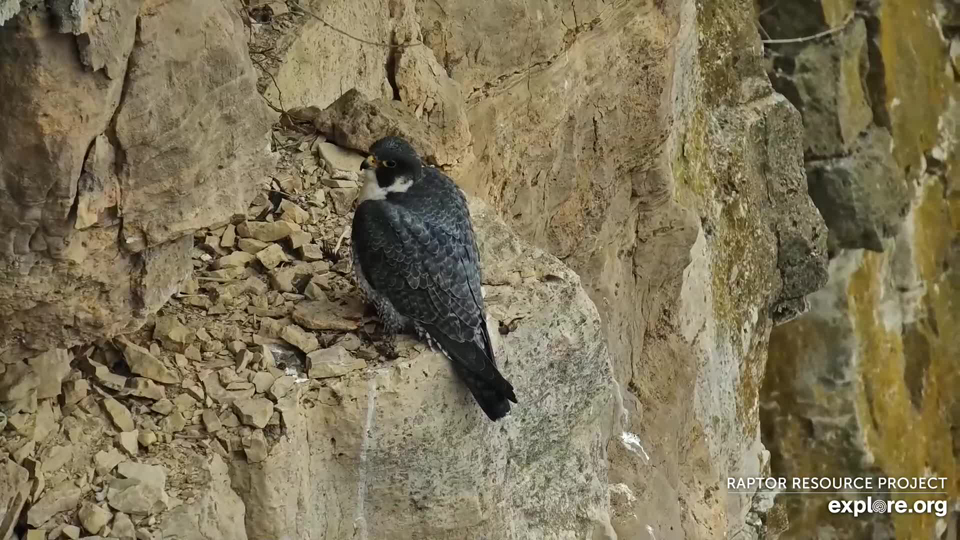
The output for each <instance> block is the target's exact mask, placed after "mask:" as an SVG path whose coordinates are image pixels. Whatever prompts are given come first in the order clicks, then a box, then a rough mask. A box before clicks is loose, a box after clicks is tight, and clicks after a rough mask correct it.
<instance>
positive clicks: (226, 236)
mask: <svg viewBox="0 0 960 540" xmlns="http://www.w3.org/2000/svg"><path fill="white" fill-rule="evenodd" d="M236 241H237V227H236V226H235V225H233V224H232V223H231V224H230V225H227V228H226V229H225V230H224V231H223V235H222V236H221V237H220V247H225V248H232V247H233V244H234V242H236Z"/></svg>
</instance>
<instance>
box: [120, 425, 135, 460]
mask: <svg viewBox="0 0 960 540" xmlns="http://www.w3.org/2000/svg"><path fill="white" fill-rule="evenodd" d="M139 436H140V432H139V431H137V430H133V431H124V432H123V433H121V434H119V435H117V444H118V445H119V446H120V448H122V449H123V451H124V452H126V453H127V455H129V456H131V457H134V456H136V455H137V453H138V452H139V451H140V447H139V446H138V443H137V438H138V437H139Z"/></svg>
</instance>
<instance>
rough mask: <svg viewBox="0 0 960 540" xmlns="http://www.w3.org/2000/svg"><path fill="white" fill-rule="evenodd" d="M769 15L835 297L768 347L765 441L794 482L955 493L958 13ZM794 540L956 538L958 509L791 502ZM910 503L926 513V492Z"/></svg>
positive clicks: (919, 9)
mask: <svg viewBox="0 0 960 540" xmlns="http://www.w3.org/2000/svg"><path fill="white" fill-rule="evenodd" d="M767 4H769V5H767V6H762V7H761V9H763V8H765V7H769V9H763V11H764V12H765V14H764V15H763V16H762V17H761V19H760V22H761V25H762V26H763V27H764V28H765V30H766V31H767V32H768V33H769V34H770V37H771V38H773V39H790V38H796V37H799V36H804V35H812V34H816V33H818V32H822V31H825V30H829V29H837V31H834V32H833V33H831V34H830V35H829V36H826V37H823V38H821V39H816V40H803V41H800V42H792V43H782V44H771V45H770V48H769V50H768V58H769V60H770V63H769V69H770V74H771V79H772V80H773V81H774V85H775V87H776V88H777V89H778V90H780V91H781V92H783V93H784V95H786V96H788V97H789V98H790V100H791V101H792V102H793V103H794V104H795V105H796V106H797V107H798V108H799V109H800V112H801V114H802V115H803V119H804V124H805V133H806V137H805V140H806V143H805V166H806V169H807V175H808V181H809V188H810V195H811V197H812V198H813V200H814V201H815V202H816V204H817V207H818V208H819V210H820V212H821V213H822V214H823V217H824V219H825V221H826V223H827V225H828V227H829V230H830V244H831V262H830V279H829V283H828V284H827V286H826V287H825V288H824V289H823V290H821V291H819V292H817V293H815V294H814V295H812V296H811V297H810V302H811V306H812V307H811V310H810V311H809V313H807V314H805V315H803V316H801V317H800V318H798V319H797V320H795V321H793V322H790V323H788V324H785V325H783V326H781V327H778V328H776V329H775V330H774V332H773V334H772V336H771V342H770V353H769V360H768V363H767V377H766V380H765V382H764V387H763V392H762V394H761V400H762V410H763V414H762V418H761V422H762V426H763V431H764V443H765V444H766V445H767V447H768V448H769V449H770V451H771V453H772V459H771V462H772V468H773V472H774V473H775V474H779V475H785V476H821V475H823V476H837V475H844V476H888V477H889V476H892V477H914V476H925V475H933V476H940V477H947V478H949V479H950V482H949V483H948V485H947V491H948V492H949V493H948V495H946V496H937V498H947V499H949V501H950V506H951V508H953V507H954V506H955V504H956V501H957V497H958V489H960V485H958V484H957V472H958V471H957V466H958V461H957V455H958V454H957V452H958V448H960V446H958V442H957V440H956V436H957V430H956V425H957V417H956V411H957V406H958V402H957V399H956V396H955V394H956V393H955V392H954V391H953V389H954V388H955V386H956V384H957V373H958V370H957V367H958V364H957V361H958V358H960V355H958V353H960V341H958V338H957V332H956V329H957V328H960V327H958V322H960V320H958V313H960V311H958V299H960V290H958V284H960V281H958V278H957V268H956V264H957V261H958V254H960V252H958V245H960V244H958V238H960V236H958V233H960V219H958V218H960V206H958V204H957V200H958V199H957V194H958V191H957V189H958V185H960V184H958V182H957V178H958V174H960V173H958V169H957V167H956V163H957V156H958V149H957V147H956V142H957V137H958V135H960V132H958V125H960V124H958V118H960V117H958V113H960V109H958V107H957V96H958V94H957V92H958V90H960V86H958V85H957V83H956V80H957V72H956V71H955V66H956V64H955V63H954V61H955V53H956V52H957V50H958V47H960V42H958V41H957V34H956V29H957V26H956V24H957V19H956V12H957V9H956V7H957V6H956V3H953V2H944V3H942V4H940V3H937V2H935V1H933V0H930V1H920V2H900V1H895V0H889V1H884V2H873V3H867V4H866V5H864V6H863V9H860V4H858V9H857V11H856V12H855V11H854V6H853V4H852V3H846V2H828V1H823V2H818V3H816V5H817V8H816V9H812V8H811V7H810V6H813V5H814V4H810V6H808V7H805V9H804V10H803V12H802V13H801V12H800V11H797V10H796V9H795V8H794V7H791V5H788V4H787V3H783V4H778V6H776V7H774V6H773V3H767ZM782 499H783V502H784V504H785V505H786V508H787V510H788V518H789V521H790V528H789V529H788V531H787V533H786V534H785V535H784V536H783V538H798V539H799V538H804V539H806V538H955V537H956V534H957V532H956V515H955V513H953V511H951V512H950V514H948V515H947V516H944V517H939V518H938V517H937V516H934V515H932V514H927V515H897V516H893V517H890V516H872V517H871V518H870V519H863V516H861V517H860V518H852V517H842V516H836V515H832V514H830V513H829V512H828V511H827V508H826V504H825V501H824V500H822V499H818V498H800V497H793V498H790V497H782ZM908 500H910V501H913V500H914V498H909V499H908Z"/></svg>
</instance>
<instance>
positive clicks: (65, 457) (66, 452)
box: [40, 445, 73, 473]
mask: <svg viewBox="0 0 960 540" xmlns="http://www.w3.org/2000/svg"><path fill="white" fill-rule="evenodd" d="M72 457H73V451H72V450H71V449H70V447H69V446H60V445H58V446H52V447H50V449H49V450H47V451H46V452H45V453H44V455H43V458H42V462H41V465H40V472H45V473H51V472H56V471H58V470H59V469H60V468H61V467H63V466H64V465H66V464H67V462H68V461H70V458H72Z"/></svg>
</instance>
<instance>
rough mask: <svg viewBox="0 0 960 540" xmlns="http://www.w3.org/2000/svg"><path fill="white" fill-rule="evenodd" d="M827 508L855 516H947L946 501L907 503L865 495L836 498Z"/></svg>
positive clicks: (833, 511) (835, 512)
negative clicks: (863, 496) (855, 497)
mask: <svg viewBox="0 0 960 540" xmlns="http://www.w3.org/2000/svg"><path fill="white" fill-rule="evenodd" d="M827 510H829V511H830V513H831V514H851V515H853V517H857V516H859V515H860V514H933V515H935V516H937V517H946V516H947V501H945V500H943V499H940V500H936V501H925V500H917V501H913V502H912V503H908V502H907V501H904V500H898V501H885V500H882V499H874V498H873V497H867V499H866V500H862V499H861V500H855V501H851V500H837V499H833V500H831V501H830V502H828V503H827Z"/></svg>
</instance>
